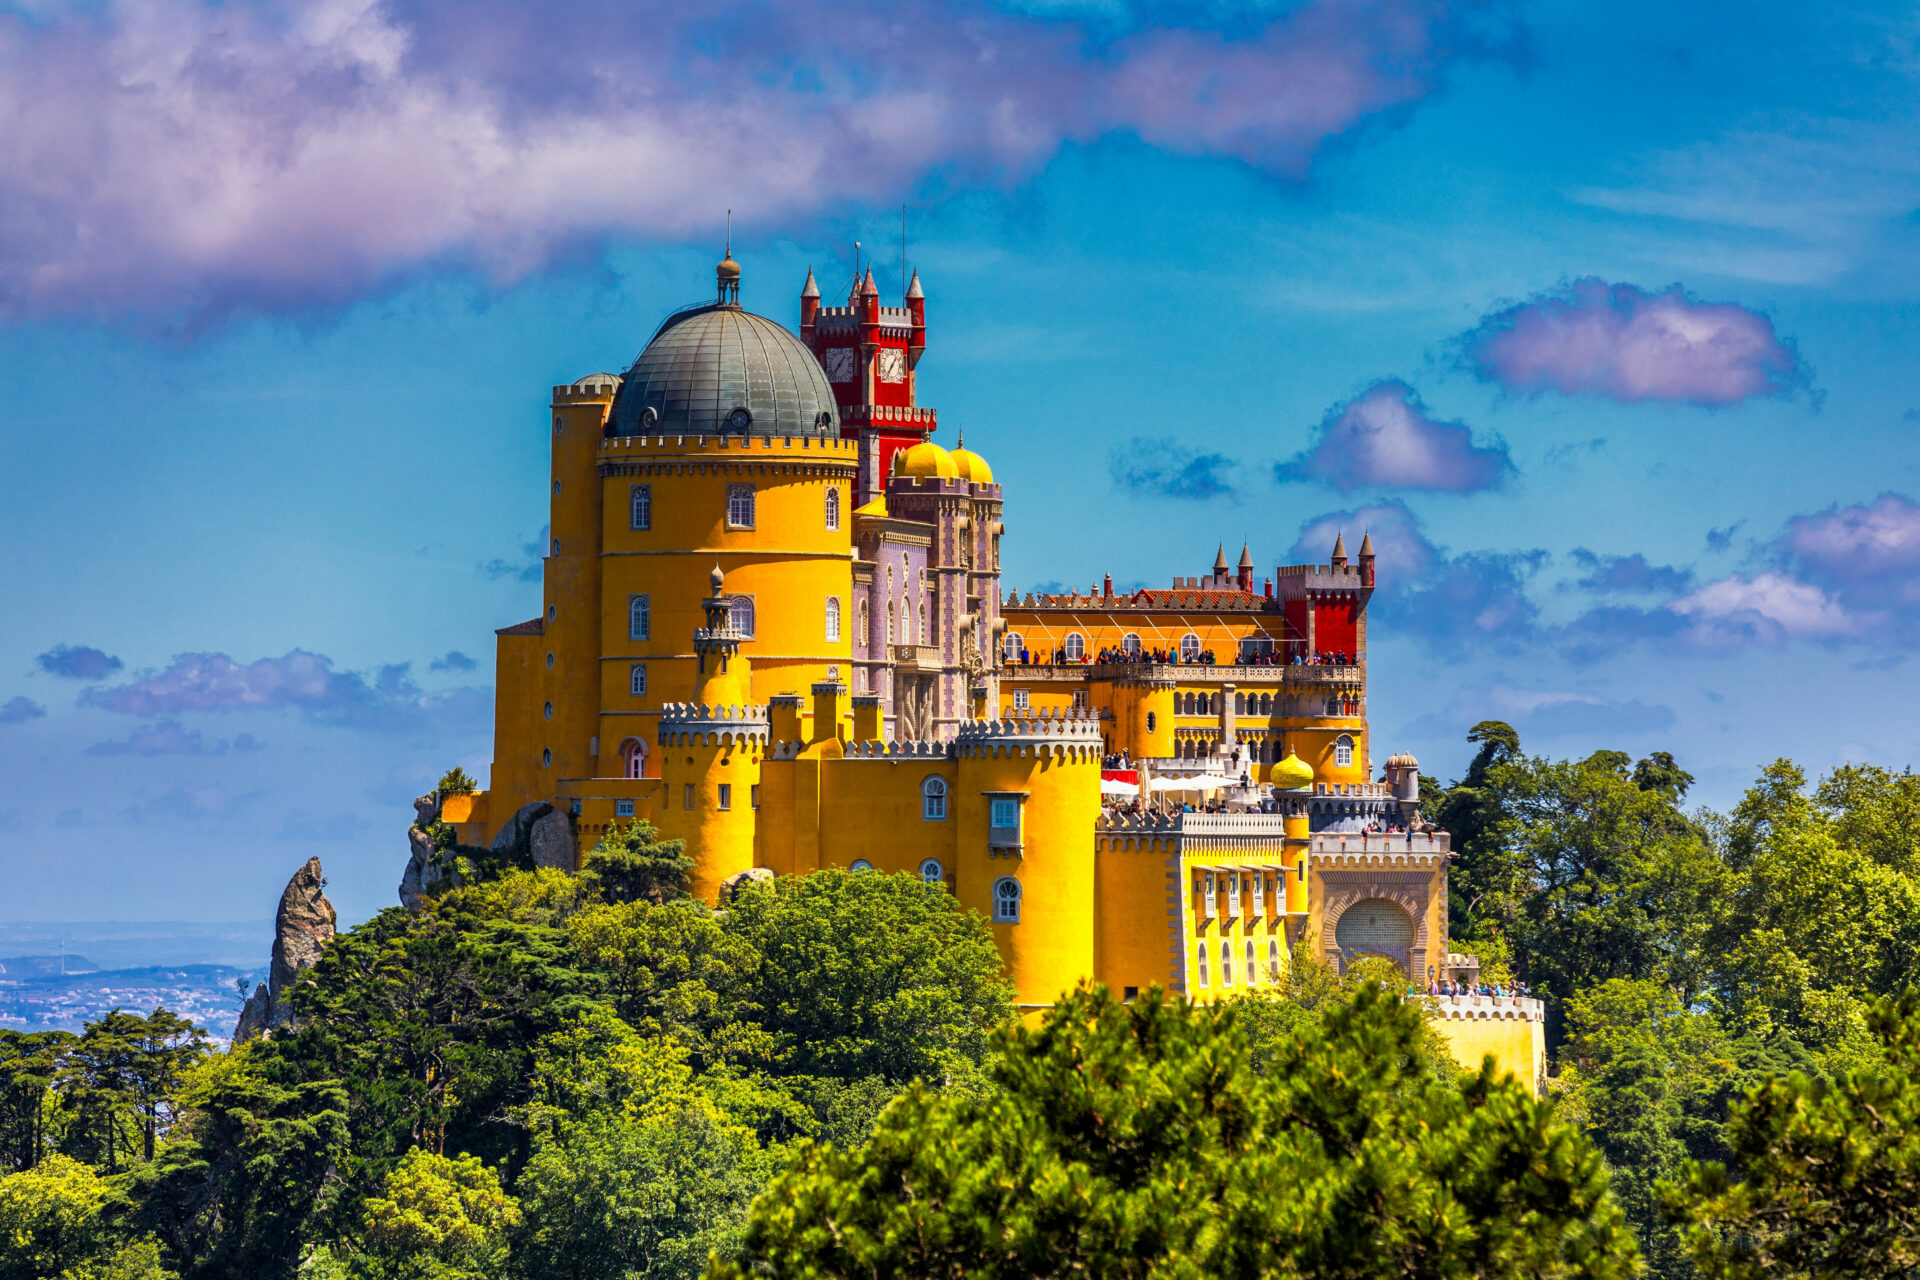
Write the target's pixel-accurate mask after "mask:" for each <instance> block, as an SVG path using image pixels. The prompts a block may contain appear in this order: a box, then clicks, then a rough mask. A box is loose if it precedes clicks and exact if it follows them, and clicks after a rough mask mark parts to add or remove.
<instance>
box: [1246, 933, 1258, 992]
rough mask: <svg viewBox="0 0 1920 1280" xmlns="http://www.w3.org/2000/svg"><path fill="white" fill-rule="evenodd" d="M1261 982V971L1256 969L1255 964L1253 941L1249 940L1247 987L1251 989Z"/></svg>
mask: <svg viewBox="0 0 1920 1280" xmlns="http://www.w3.org/2000/svg"><path fill="white" fill-rule="evenodd" d="M1259 980H1260V971H1259V970H1258V969H1256V968H1254V963H1253V939H1252V938H1248V939H1247V985H1248V986H1250V987H1251V986H1253V985H1254V984H1255V983H1256V982H1258V981H1259Z"/></svg>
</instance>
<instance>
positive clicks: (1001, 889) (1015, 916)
mask: <svg viewBox="0 0 1920 1280" xmlns="http://www.w3.org/2000/svg"><path fill="white" fill-rule="evenodd" d="M1009 889H1011V890H1012V892H1011V893H1009V892H1007V890H1009ZM1024 896H1025V895H1024V894H1023V893H1022V891H1021V888H1020V881H1019V880H1017V879H1015V878H1014V877H1012V876H1001V877H1000V878H999V879H998V880H995V881H994V882H993V922H994V923H995V924H1019V923H1020V916H1021V910H1020V905H1021V899H1022V898H1023V897H1024Z"/></svg>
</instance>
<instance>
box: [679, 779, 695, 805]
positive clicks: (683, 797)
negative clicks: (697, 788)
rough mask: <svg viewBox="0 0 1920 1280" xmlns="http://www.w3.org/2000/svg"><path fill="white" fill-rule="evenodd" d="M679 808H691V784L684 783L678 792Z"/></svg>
mask: <svg viewBox="0 0 1920 1280" xmlns="http://www.w3.org/2000/svg"><path fill="white" fill-rule="evenodd" d="M680 807H681V808H682V809H691V808H693V784H692V783H691V782H689V783H686V784H685V785H684V787H683V789H682V790H681V792H680Z"/></svg>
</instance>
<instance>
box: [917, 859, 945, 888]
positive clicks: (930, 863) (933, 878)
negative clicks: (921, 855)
mask: <svg viewBox="0 0 1920 1280" xmlns="http://www.w3.org/2000/svg"><path fill="white" fill-rule="evenodd" d="M946 882H947V869H946V868H945V867H943V866H941V865H940V859H938V858H928V859H927V860H926V861H924V862H922V863H921V864H920V883H922V884H945V883H946Z"/></svg>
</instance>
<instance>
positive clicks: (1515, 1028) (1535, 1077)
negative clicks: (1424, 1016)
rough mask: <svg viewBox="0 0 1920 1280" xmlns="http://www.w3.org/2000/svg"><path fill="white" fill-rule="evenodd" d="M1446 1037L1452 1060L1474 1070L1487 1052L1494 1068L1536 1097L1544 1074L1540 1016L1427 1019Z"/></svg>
mask: <svg viewBox="0 0 1920 1280" xmlns="http://www.w3.org/2000/svg"><path fill="white" fill-rule="evenodd" d="M1430 1020H1431V1021H1432V1023H1433V1026H1434V1028H1435V1029H1436V1030H1437V1031H1439V1032H1440V1034H1441V1035H1442V1036H1443V1037H1445V1039H1446V1042H1447V1051H1448V1052H1449V1053H1451V1054H1452V1055H1453V1059H1454V1061H1456V1062H1458V1063H1459V1064H1460V1065H1461V1066H1463V1067H1466V1068H1467V1069H1468V1070H1471V1071H1477V1070H1479V1068H1480V1063H1481V1062H1482V1060H1483V1059H1484V1058H1485V1057H1486V1055H1488V1054H1492V1055H1493V1062H1494V1067H1495V1069H1496V1070H1498V1071H1500V1072H1502V1073H1511V1074H1512V1075H1513V1077H1514V1078H1515V1079H1517V1080H1519V1081H1520V1082H1521V1083H1522V1084H1524V1085H1526V1086H1527V1088H1528V1089H1530V1090H1532V1091H1533V1093H1534V1095H1535V1096H1536V1097H1537V1096H1538V1095H1539V1093H1540V1090H1541V1088H1542V1087H1543V1086H1544V1084H1545V1081H1546V1077H1547V1032H1546V1023H1545V1022H1543V1021H1540V1020H1539V1019H1531V1020H1527V1019H1520V1018H1461V1017H1451V1016H1439V1017H1433V1018H1431V1019H1430Z"/></svg>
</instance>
